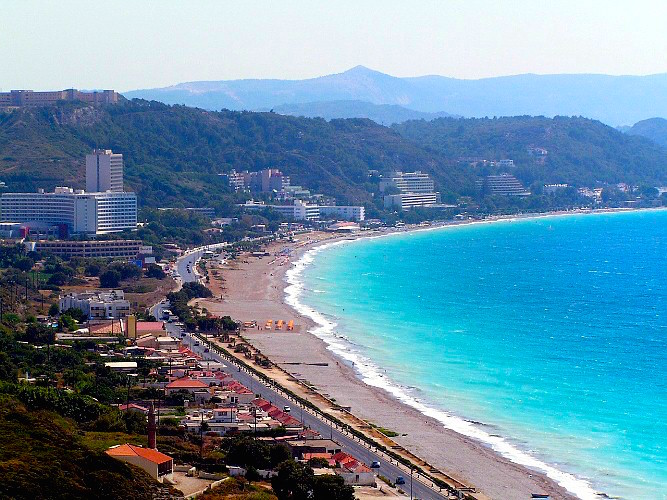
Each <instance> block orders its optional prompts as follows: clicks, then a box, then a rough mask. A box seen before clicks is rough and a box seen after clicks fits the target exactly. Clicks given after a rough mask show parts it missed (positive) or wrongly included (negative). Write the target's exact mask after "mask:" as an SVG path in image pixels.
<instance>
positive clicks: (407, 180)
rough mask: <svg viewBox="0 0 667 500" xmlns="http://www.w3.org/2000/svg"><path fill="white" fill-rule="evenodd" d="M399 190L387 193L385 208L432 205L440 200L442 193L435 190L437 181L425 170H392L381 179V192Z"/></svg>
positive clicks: (402, 208) (407, 208)
mask: <svg viewBox="0 0 667 500" xmlns="http://www.w3.org/2000/svg"><path fill="white" fill-rule="evenodd" d="M388 189H394V190H397V191H398V193H395V194H385V196H384V206H385V208H395V209H397V210H409V209H410V208H413V207H430V206H434V205H436V204H437V203H439V202H440V193H437V192H436V191H435V183H434V182H433V179H431V177H430V176H429V175H428V174H425V173H424V172H420V171H416V172H392V173H391V174H390V175H389V177H386V178H383V179H382V180H381V181H380V192H382V193H384V192H386V191H387V190H388Z"/></svg>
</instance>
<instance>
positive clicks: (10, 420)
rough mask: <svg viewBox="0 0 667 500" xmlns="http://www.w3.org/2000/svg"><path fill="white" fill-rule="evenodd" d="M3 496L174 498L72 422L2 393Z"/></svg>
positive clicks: (0, 454) (0, 477)
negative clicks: (97, 446) (91, 443)
mask: <svg viewBox="0 0 667 500" xmlns="http://www.w3.org/2000/svg"><path fill="white" fill-rule="evenodd" d="M0 434H1V435H2V446H1V447H0V496H1V497H2V498H6V499H16V500H19V499H26V500H28V499H29V500H32V499H35V498H53V499H56V498H62V499H65V498H67V499H72V500H73V499H89V498H100V499H104V498H137V499H147V500H148V499H154V498H170V496H171V495H170V493H169V489H168V488H167V487H165V486H162V485H160V484H159V483H156V482H155V481H154V480H153V479H152V478H151V477H150V476H149V475H148V474H146V473H145V472H144V471H142V470H140V469H138V468H135V467H131V466H129V465H126V464H124V463H122V462H120V461H118V460H114V459H113V458H111V457H109V456H107V455H106V454H104V453H102V452H99V451H92V450H90V449H89V448H87V447H86V446H85V445H84V444H82V443H81V441H80V439H79V438H78V437H77V426H76V424H75V423H73V422H72V421H69V420H66V419H64V418H62V417H61V416H59V415H57V414H55V413H53V412H50V411H46V410H33V411H28V410H27V409H26V407H25V406H24V404H23V403H21V402H19V401H18V400H17V399H15V398H13V397H10V396H7V395H0Z"/></svg>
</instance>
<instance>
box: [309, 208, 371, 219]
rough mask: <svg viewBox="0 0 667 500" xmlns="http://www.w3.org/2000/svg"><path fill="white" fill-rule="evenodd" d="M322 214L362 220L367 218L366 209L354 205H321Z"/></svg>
mask: <svg viewBox="0 0 667 500" xmlns="http://www.w3.org/2000/svg"><path fill="white" fill-rule="evenodd" d="M320 215H323V216H327V215H333V216H335V217H337V218H339V219H344V220H352V221H355V222H361V221H363V220H364V219H365V218H366V209H365V208H364V207H360V206H352V205H330V206H320Z"/></svg>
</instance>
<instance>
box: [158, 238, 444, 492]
mask: <svg viewBox="0 0 667 500" xmlns="http://www.w3.org/2000/svg"><path fill="white" fill-rule="evenodd" d="M203 252H204V248H200V249H196V250H194V251H192V252H190V253H188V254H186V255H183V256H182V257H181V258H179V259H178V261H177V263H176V266H177V269H178V272H179V274H180V275H181V277H182V280H183V282H185V283H187V282H193V281H196V280H197V275H196V274H195V273H194V269H195V266H196V262H197V261H198V260H199V259H200V258H201V256H202V254H203ZM188 267H189V268H190V272H188V270H187V269H188ZM168 307H169V304H168V303H164V304H163V303H160V304H156V305H155V306H153V308H151V310H152V314H153V315H154V316H155V317H156V318H161V317H162V310H163V309H166V308H168ZM166 328H167V332H168V333H169V335H171V336H173V337H178V338H182V340H183V343H185V344H187V345H188V346H190V348H191V349H192V350H193V351H194V352H197V353H198V354H200V355H201V356H202V358H203V359H205V360H206V359H208V360H212V361H217V362H221V363H225V364H226V365H227V366H228V368H226V369H225V371H227V372H228V373H230V374H231V375H232V376H233V377H234V378H235V379H236V380H238V381H239V382H241V383H242V384H243V385H245V386H246V387H248V388H249V389H250V390H252V391H253V392H254V393H255V394H259V395H260V396H261V397H263V398H264V399H267V400H269V401H271V403H272V404H274V405H276V406H277V407H279V408H283V407H284V406H290V407H291V408H292V412H291V413H292V415H293V416H294V417H296V418H298V419H299V420H301V421H302V422H303V424H304V425H305V426H308V427H310V428H311V429H314V430H316V431H317V432H319V433H320V434H321V435H322V436H323V437H325V438H327V437H328V438H332V439H333V440H334V441H336V442H337V443H339V444H340V445H341V447H342V449H343V451H345V452H347V453H349V454H351V455H352V456H354V457H356V458H358V459H360V460H361V461H362V462H364V463H366V464H367V465H370V464H371V463H372V462H374V461H378V462H380V468H379V469H374V471H375V472H377V473H378V474H381V475H383V476H384V477H386V478H389V479H390V480H392V481H395V480H396V478H397V477H399V476H401V477H403V478H404V479H405V484H404V485H402V486H400V488H401V489H402V490H404V491H405V492H406V493H410V485H411V483H412V494H413V498H416V499H417V498H419V499H423V500H427V499H428V500H430V499H446V498H447V496H446V494H440V493H438V491H437V490H438V488H437V486H436V487H435V488H434V489H433V488H432V487H431V484H432V483H431V482H430V481H427V480H426V481H424V482H422V480H421V479H420V478H418V477H417V475H416V474H414V476H413V477H412V481H411V479H410V470H409V469H408V468H407V467H405V466H403V465H397V464H396V462H395V461H394V462H393V463H392V462H390V458H389V457H387V456H386V455H385V454H384V453H382V452H381V451H377V450H375V449H370V448H369V446H368V445H367V444H365V443H364V442H361V441H360V440H358V439H357V438H355V437H353V436H352V435H350V434H348V433H347V432H345V431H343V430H339V429H338V428H337V426H336V425H335V424H330V423H329V422H327V421H325V420H323V419H322V418H321V417H318V416H315V415H314V414H313V413H312V411H311V410H309V409H307V408H303V407H301V406H300V405H299V404H298V403H297V402H295V401H292V400H290V399H288V398H289V397H288V396H287V395H284V394H282V392H280V393H279V392H278V391H279V389H277V388H275V387H273V386H271V387H270V386H269V385H268V384H267V383H265V382H263V381H261V380H260V379H258V378H256V377H255V376H254V375H253V374H252V373H250V372H247V371H246V370H245V369H244V368H243V367H242V366H240V365H238V364H237V362H236V361H235V360H234V359H227V358H223V356H222V355H220V354H218V353H216V352H214V351H213V350H211V351H210V352H208V353H207V352H204V349H205V346H204V345H201V344H202V342H200V341H199V339H197V338H195V337H194V336H193V335H192V334H190V333H186V336H185V337H182V334H183V333H184V332H183V330H182V329H181V328H180V327H178V326H176V325H175V324H174V323H166ZM196 343H199V344H200V345H195V344H196ZM381 484H382V483H381V482H380V485H381ZM427 485H428V486H427Z"/></svg>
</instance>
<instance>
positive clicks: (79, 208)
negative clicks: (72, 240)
mask: <svg viewBox="0 0 667 500" xmlns="http://www.w3.org/2000/svg"><path fill="white" fill-rule="evenodd" d="M0 219H1V220H2V221H4V222H20V223H24V224H25V225H26V226H27V227H30V226H31V225H35V226H36V227H37V228H43V227H46V226H65V227H66V228H67V231H68V232H70V233H86V234H105V233H113V232H118V231H123V230H126V229H129V230H134V229H136V228H137V196H136V194H134V193H122V192H121V193H118V192H106V193H86V192H85V191H82V190H74V189H72V188H67V187H58V188H56V189H55V191H54V192H53V193H46V192H44V190H40V191H38V192H37V193H3V194H2V196H0Z"/></svg>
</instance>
